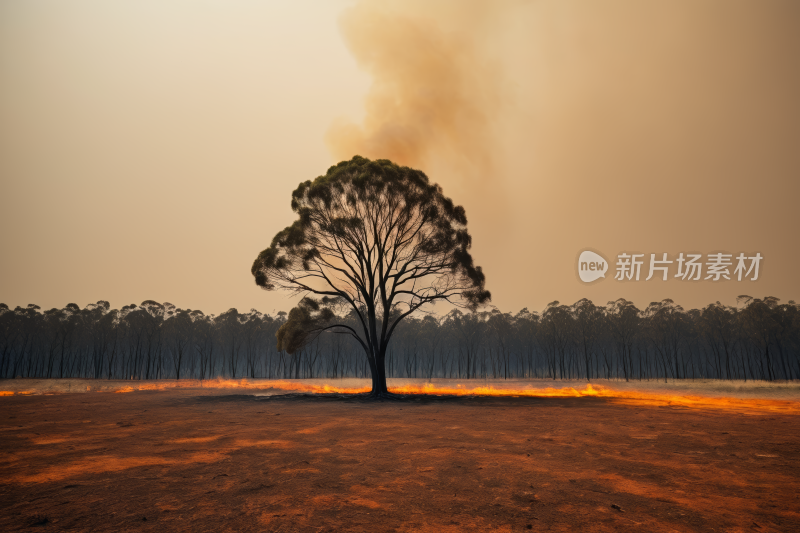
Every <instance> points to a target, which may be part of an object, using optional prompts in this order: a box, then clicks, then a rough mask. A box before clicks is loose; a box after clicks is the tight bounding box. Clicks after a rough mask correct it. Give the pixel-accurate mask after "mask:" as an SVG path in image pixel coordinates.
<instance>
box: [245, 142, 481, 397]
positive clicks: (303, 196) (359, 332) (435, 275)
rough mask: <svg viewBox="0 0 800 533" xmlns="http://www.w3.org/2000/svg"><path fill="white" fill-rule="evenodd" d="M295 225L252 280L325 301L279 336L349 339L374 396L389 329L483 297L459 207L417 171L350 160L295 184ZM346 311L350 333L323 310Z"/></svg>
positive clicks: (381, 384) (382, 374) (382, 378)
mask: <svg viewBox="0 0 800 533" xmlns="http://www.w3.org/2000/svg"><path fill="white" fill-rule="evenodd" d="M292 210H293V211H294V212H295V213H297V215H298V219H297V220H296V221H295V222H294V223H293V224H292V225H291V226H289V227H287V228H286V229H284V230H283V231H281V232H279V233H278V234H277V235H276V236H275V237H274V238H273V240H272V243H271V244H270V246H269V247H268V248H267V249H265V250H264V251H263V252H261V253H260V254H259V255H258V257H257V258H256V260H255V261H254V263H253V266H252V268H251V273H252V274H253V276H254V277H255V281H256V283H257V284H258V285H259V286H260V287H262V288H264V289H267V290H273V289H283V290H288V291H292V292H295V293H299V294H304V295H306V298H307V299H308V300H312V299H313V298H312V296H311V295H317V296H322V297H327V300H315V301H317V302H318V303H317V306H318V309H313V308H311V307H309V306H306V309H305V311H304V312H302V313H296V314H295V317H296V319H297V320H293V319H292V316H291V314H290V317H289V320H288V321H287V323H286V324H284V325H283V326H282V327H281V329H285V330H288V331H291V332H292V333H291V335H289V336H288V337H289V338H293V339H297V340H298V341H300V342H298V343H294V344H292V345H290V346H289V347H290V348H295V349H296V348H299V347H301V346H302V344H303V343H305V342H307V341H308V339H309V338H310V337H311V336H312V335H313V334H316V333H319V332H321V331H333V332H338V333H343V334H347V335H350V336H351V337H352V338H353V339H355V341H356V342H357V343H358V344H359V345H360V346H361V348H362V349H363V351H364V355H365V356H366V359H367V361H368V363H369V368H370V372H371V375H372V393H371V395H372V396H373V397H378V398H380V397H387V396H389V393H388V391H387V388H386V367H385V359H386V351H387V347H388V345H389V341H390V340H391V338H392V335H393V334H394V332H395V329H396V328H397V325H398V324H399V323H400V322H401V321H402V320H403V319H404V318H406V317H408V316H409V315H410V314H412V313H414V312H415V311H417V310H419V309H421V308H422V307H423V306H426V305H428V304H434V303H437V302H449V303H451V304H454V305H463V306H465V307H468V308H470V309H475V308H476V307H478V306H479V305H482V304H485V303H486V302H488V301H489V299H490V294H489V292H488V291H487V290H485V287H484V284H485V277H484V274H483V272H482V271H481V268H480V267H478V266H475V265H474V264H473V260H472V256H471V255H470V253H469V249H470V247H471V245H472V237H471V236H470V235H469V233H468V232H467V217H466V213H465V211H464V208H463V207H461V206H456V205H455V204H454V203H453V201H452V200H450V199H449V198H447V197H446V196H444V194H443V193H442V188H441V187H440V186H439V185H437V184H435V183H431V182H430V181H429V180H428V177H427V176H426V175H425V174H424V173H423V172H421V171H419V170H414V169H412V168H409V167H401V166H398V165H396V164H394V163H392V162H391V161H388V160H386V159H381V160H377V161H370V160H369V159H365V158H363V157H359V156H356V157H354V158H353V159H351V160H350V161H343V162H341V163H339V164H338V165H335V166H333V167H331V168H330V169H328V172H327V173H326V174H325V175H324V176H320V177H318V178H317V179H315V180H314V181H313V182H312V181H306V182H304V183H301V184H300V185H299V186H298V187H297V189H296V190H295V191H294V192H293V193H292ZM344 308H347V309H349V310H350V312H352V313H353V314H354V316H355V317H356V319H357V322H358V324H357V327H353V326H350V325H349V324H346V323H344V321H342V320H340V319H339V318H338V316H339V315H337V314H335V313H330V312H329V311H337V310H338V309H344Z"/></svg>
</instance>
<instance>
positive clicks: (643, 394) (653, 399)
mask: <svg viewBox="0 0 800 533" xmlns="http://www.w3.org/2000/svg"><path fill="white" fill-rule="evenodd" d="M104 385H105V386H104ZM194 388H203V389H240V390H243V391H267V390H276V389H277V390H280V391H287V392H305V393H310V394H361V393H367V392H369V391H370V387H369V386H366V387H337V386H334V385H327V384H324V385H315V384H309V383H305V382H294V381H285V380H277V381H271V380H256V381H251V380H247V379H240V380H236V379H222V378H218V379H213V380H202V381H201V380H180V381H155V382H140V383H130V384H124V385H123V384H119V383H117V384H114V383H112V384H111V387H110V388H109V387H108V382H100V383H99V384H98V385H96V386H94V387H89V386H87V387H86V390H87V392H89V391H90V390H95V391H97V392H100V391H103V390H104V391H107V392H108V391H111V392H116V393H127V392H135V391H160V390H169V389H194ZM389 391H390V392H392V393H395V394H404V395H436V396H472V397H520V398H582V397H595V398H607V399H609V400H610V401H613V402H614V403H620V404H626V405H637V406H648V405H650V406H668V407H682V408H700V409H728V410H737V409H740V410H756V411H770V412H781V413H787V414H800V402H797V401H788V400H770V399H742V398H730V397H710V396H699V395H681V394H677V393H674V392H671V393H670V392H664V393H658V392H649V391H637V390H618V389H614V388H611V387H607V386H601V385H592V384H587V385H586V387H585V388H583V389H577V388H575V387H563V388H555V387H548V388H539V389H537V388H527V389H504V388H494V387H492V386H483V387H475V388H466V387H464V386H462V385H460V384H459V385H457V386H456V387H448V386H436V385H435V384H433V383H426V384H423V385H400V386H394V387H391V386H390V387H389ZM35 393H36V391H32V390H24V391H17V392H14V391H0V396H10V395H14V394H17V395H27V394H35Z"/></svg>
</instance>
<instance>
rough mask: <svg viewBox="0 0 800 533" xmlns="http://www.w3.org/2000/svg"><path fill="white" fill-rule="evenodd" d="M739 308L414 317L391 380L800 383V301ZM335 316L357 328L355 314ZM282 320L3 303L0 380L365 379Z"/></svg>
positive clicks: (354, 360)
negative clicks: (283, 344) (290, 341)
mask: <svg viewBox="0 0 800 533" xmlns="http://www.w3.org/2000/svg"><path fill="white" fill-rule="evenodd" d="M737 302H738V305H737V306H736V307H729V306H724V305H721V304H720V303H719V302H717V303H715V304H711V305H709V306H707V307H705V308H704V309H702V310H697V309H692V310H690V311H685V310H684V309H683V308H682V307H680V306H679V305H676V304H675V303H674V302H673V301H672V300H664V301H661V302H654V303H651V304H650V305H649V306H648V307H647V308H646V309H644V310H640V309H637V308H636V306H635V305H633V303H631V302H629V301H627V300H624V299H620V300H617V301H614V302H609V303H608V304H607V305H606V306H598V305H595V304H593V303H592V302H591V301H589V300H586V299H584V300H580V301H579V302H577V303H575V304H573V305H561V304H560V303H559V302H553V303H551V304H549V305H548V306H547V307H546V308H545V309H544V311H543V312H542V313H541V314H540V313H536V312H530V311H528V309H523V310H522V311H520V312H518V313H516V314H510V313H503V312H501V311H499V310H497V309H491V310H485V311H479V312H475V313H465V312H462V311H460V310H458V309H455V310H452V311H450V312H449V313H447V314H446V315H444V316H435V315H424V316H420V317H410V318H408V319H406V320H405V321H404V322H402V323H401V325H400V326H399V327H398V330H397V332H396V334H395V336H394V337H393V338H392V341H391V343H390V349H389V353H388V356H387V365H386V366H387V374H388V377H398V378H406V377H411V378H428V379H430V378H457V379H484V378H506V379H508V378H550V379H590V380H591V379H596V378H614V379H637V380H639V379H645V380H655V379H695V378H711V379H745V380H747V379H750V380H752V379H756V380H769V381H772V380H793V379H797V378H798V377H800V306H799V305H797V304H795V302H793V301H790V302H789V303H788V304H780V303H779V300H778V299H777V298H774V297H767V298H764V299H756V298H751V297H749V296H741V297H739V298H738V299H737ZM343 320H345V321H348V322H351V323H352V325H353V326H356V323H355V321H354V320H352V319H351V318H349V317H345V318H344V319H343ZM285 321H286V313H284V312H280V313H278V314H277V316H270V315H266V314H262V313H259V312H258V311H256V310H251V311H250V312H249V313H239V312H238V311H237V310H236V309H230V310H229V311H226V312H225V313H222V314H220V315H218V316H215V315H206V314H204V313H202V312H201V311H197V310H190V309H180V308H177V307H175V306H174V305H172V304H169V303H164V304H160V303H157V302H154V301H152V300H148V301H146V302H143V303H142V304H141V305H138V306H137V305H127V306H125V307H123V308H122V309H111V307H110V305H109V303H108V302H105V301H100V302H97V303H96V304H90V305H87V306H86V307H85V308H83V309H81V308H80V307H78V306H77V305H75V304H69V305H67V306H66V307H65V308H63V309H50V310H49V311H44V312H43V311H42V310H41V309H40V308H39V307H38V306H36V305H28V306H27V307H17V308H16V309H13V310H12V309H9V308H8V306H6V305H5V304H0V377H2V378H12V377H24V378H67V377H71V378H77V377H80V378H109V379H183V378H194V379H208V378H214V377H229V378H241V377H250V378H339V377H368V376H369V367H368V366H367V364H366V358H365V356H364V354H363V352H362V350H361V348H360V347H359V346H357V345H356V344H355V342H354V341H352V339H351V337H349V336H347V335H342V334H337V333H332V332H327V333H323V334H320V335H318V336H317V337H316V338H314V339H313V340H312V341H311V342H310V343H309V344H307V345H306V346H305V347H304V348H303V349H301V350H299V351H298V352H296V353H295V354H288V353H285V352H281V351H278V350H277V349H276V340H275V333H276V331H277V330H278V328H279V327H280V326H281V325H282V324H283V323H284V322H285Z"/></svg>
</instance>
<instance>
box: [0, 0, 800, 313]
mask: <svg viewBox="0 0 800 533" xmlns="http://www.w3.org/2000/svg"><path fill="white" fill-rule="evenodd" d="M799 23H800V4H798V3H796V2H791V1H775V0H772V1H765V2H759V3H753V2H744V1H735V2H731V1H723V0H709V1H706V2H702V3H698V2H689V1H681V2H672V3H656V2H650V3H644V2H636V1H633V0H625V1H620V0H615V1H611V2H606V3H603V4H602V5H600V4H596V3H592V2H589V1H585V0H584V1H559V2H556V1H552V0H551V1H521V0H520V1H504V2H492V3H489V2H470V3H463V2H456V1H451V0H448V1H441V2H436V3H430V2H428V3H426V2H421V1H407V2H377V1H365V2H352V1H345V0H341V1H335V2H328V1H310V0H308V1H302V2H271V3H268V4H259V3H250V2H244V1H234V2H225V3H215V2H206V3H184V2H177V1H165V2H124V1H117V2H105V1H100V0H84V1H76V2H70V3H61V2H55V1H52V0H42V1H37V2H31V1H21V0H9V1H7V2H4V3H3V4H1V5H0V77H2V79H3V81H4V83H3V88H2V89H0V222H2V225H3V231H2V233H0V250H1V251H2V252H1V253H2V261H0V302H3V303H5V304H7V305H9V306H10V307H12V308H13V307H15V306H18V305H21V306H25V305H27V304H29V303H34V304H37V305H40V306H41V307H42V308H44V309H48V308H51V307H63V306H65V305H66V304H67V303H71V302H74V303H76V304H78V305H80V306H81V307H83V306H84V305H86V304H88V303H94V302H96V301H98V300H107V301H109V302H110V303H111V305H112V307H115V308H119V307H122V306H123V305H128V304H131V303H135V304H139V303H141V302H142V301H144V300H150V299H152V300H156V301H158V302H165V301H168V302H171V303H173V304H175V305H177V306H179V307H182V308H190V309H200V310H202V311H204V312H205V313H209V314H219V313H221V312H224V311H226V310H227V309H229V308H237V309H239V310H240V311H247V310H249V309H251V308H255V309H258V310H260V311H262V312H267V313H274V312H276V311H279V310H284V311H288V310H289V309H290V308H291V307H292V306H293V303H294V302H296V300H297V298H290V297H288V296H287V295H285V294H283V293H280V292H264V291H262V290H260V289H259V288H258V287H256V285H255V283H254V281H253V278H252V276H251V275H250V265H251V264H252V261H253V259H255V257H256V255H257V254H258V253H259V252H260V251H261V250H262V249H264V248H266V247H267V246H268V245H269V243H270V241H271V240H272V237H273V236H274V235H275V233H277V232H278V231H280V230H281V229H283V228H284V227H286V226H288V225H290V224H291V223H292V222H293V221H294V220H295V215H294V213H292V212H291V209H290V207H289V202H290V195H291V191H292V190H294V188H296V186H297V185H298V183H300V182H302V181H305V180H309V179H311V180H313V179H314V178H315V177H317V176H319V175H322V174H324V173H325V171H326V170H327V168H328V167H329V166H330V165H332V164H335V163H336V162H338V161H340V160H342V159H349V158H350V157H352V156H353V155H355V154H359V155H362V156H365V157H370V158H390V159H392V160H393V161H396V162H398V163H400V164H406V165H410V166H413V167H415V168H420V169H422V170H423V171H425V172H426V173H427V174H428V176H429V177H430V179H431V180H432V181H434V182H437V183H440V184H441V185H442V186H443V189H444V192H445V194H446V195H447V196H449V197H451V198H452V199H453V200H454V201H455V202H456V203H457V204H461V205H463V206H464V207H465V208H466V212H467V217H468V219H469V229H470V232H471V234H472V236H473V243H474V244H473V250H472V251H473V256H474V258H475V262H476V264H478V265H481V266H482V267H483V269H484V272H485V273H486V277H487V283H486V288H487V289H488V290H490V291H491V292H492V296H493V298H492V304H493V305H495V306H497V307H498V308H499V309H501V310H503V311H507V312H516V311H519V310H520V309H522V308H523V307H528V308H529V309H530V310H532V311H534V310H535V311H541V310H542V309H544V307H545V306H546V305H547V303H549V302H551V301H553V300H558V301H560V302H562V303H566V304H572V303H574V302H575V301H578V300H579V299H581V298H584V297H585V298H589V299H591V300H593V301H594V302H595V303H596V304H599V305H604V304H605V303H606V302H607V301H609V300H616V299H617V298H626V299H628V300H631V301H633V302H634V303H635V304H636V305H637V306H638V307H640V308H644V307H646V306H647V304H649V303H650V302H652V301H659V300H662V299H664V298H672V299H673V300H674V301H675V302H676V303H678V304H680V305H682V306H684V307H685V308H687V309H689V308H700V307H703V306H705V305H708V304H710V303H713V302H716V301H720V302H722V303H723V304H726V305H735V303H736V300H735V299H736V296H738V295H740V294H747V295H750V296H753V297H757V298H760V297H764V296H767V295H770V296H776V297H778V298H780V299H781V301H782V302H787V301H788V300H792V299H793V300H800V281H798V279H797V276H796V274H795V272H796V265H797V264H798V263H800V249H798V247H797V246H796V245H792V244H791V243H792V242H794V240H795V239H793V237H794V233H795V232H796V230H797V228H798V227H800V214H798V209H797V200H798V198H800V179H798V176H800V150H798V146H800V101H798V98H797V96H796V95H797V94H800V67H798V65H800V61H798V59H800V57H799V56H800V31H798V30H800V28H798V25H799ZM587 249H591V250H595V251H599V252H602V254H603V255H604V256H605V258H606V259H607V260H609V261H610V263H611V265H610V268H609V271H608V273H607V274H606V276H607V279H605V280H604V281H599V282H596V283H592V284H584V283H582V282H581V281H579V279H578V278H577V275H576V270H575V263H576V260H577V256H578V254H579V253H580V252H582V251H584V250H587ZM720 251H724V252H726V253H732V254H733V255H734V257H735V256H736V255H738V254H739V253H740V252H743V253H745V254H747V255H748V256H750V255H753V254H754V253H756V252H758V253H760V254H761V256H763V257H764V259H763V262H762V264H761V269H760V277H759V280H758V281H757V282H751V281H749V280H747V281H741V282H738V281H721V282H713V281H698V282H687V281H681V280H679V279H675V278H674V274H675V272H676V270H675V268H676V265H675V264H674V263H673V264H672V265H671V270H670V279H669V281H666V282H664V281H661V280H660V276H659V275H657V276H656V279H652V280H650V281H644V278H645V277H647V274H648V272H647V266H648V265H647V260H648V259H649V254H651V253H655V254H657V255H658V256H659V257H660V256H661V254H662V253H668V254H669V255H670V257H669V258H670V259H672V260H675V258H676V256H677V254H679V253H701V254H703V256H704V259H703V260H704V262H705V256H706V254H710V253H717V252H720ZM620 252H628V253H631V252H636V253H644V254H646V255H645V257H644V259H645V264H644V265H643V268H642V280H641V281H639V282H632V281H629V282H618V281H615V280H614V279H613V277H614V268H615V267H614V262H615V256H616V254H617V253H620ZM735 266H736V262H735V259H734V264H733V266H731V268H730V270H731V272H732V271H733V268H734V267H735ZM704 275H705V274H704ZM732 277H733V276H732Z"/></svg>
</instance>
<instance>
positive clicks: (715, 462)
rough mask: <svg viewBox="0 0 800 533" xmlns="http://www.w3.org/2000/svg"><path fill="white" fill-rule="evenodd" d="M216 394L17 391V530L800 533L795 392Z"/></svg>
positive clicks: (251, 389) (6, 468) (24, 385)
mask: <svg viewBox="0 0 800 533" xmlns="http://www.w3.org/2000/svg"><path fill="white" fill-rule="evenodd" d="M303 384H304V385H306V386H307V387H309V388H313V387H314V386H315V385H318V383H317V384H315V383H313V382H303ZM337 384H339V385H340V386H341V387H343V388H347V387H351V388H353V387H354V388H357V387H361V386H363V385H364V382H363V381H360V382H355V381H353V382H351V383H342V384H340V383H339V382H337ZM405 384H406V385H409V383H405ZM141 385H144V386H145V387H144V388H148V387H147V386H148V385H149V384H146V383H145V384H141ZM203 385H204V386H203V387H200V384H199V383H187V384H181V385H178V384H174V382H173V384H161V385H159V384H158V383H155V385H154V386H152V387H150V388H152V389H157V390H132V391H131V392H128V393H125V394H118V393H115V392H111V391H113V390H127V388H128V387H130V386H131V382H94V381H78V380H70V381H69V382H67V381H49V382H45V381H38V382H24V381H22V380H11V381H3V382H0V391H8V392H7V393H6V394H8V395H6V396H2V397H0V530H2V531H27V530H28V529H29V528H32V527H33V528H34V530H36V529H41V530H45V531H60V530H71V531H266V532H269V531H273V532H290V531H365V532H366V531H370V532H372V531H376V530H377V531H431V532H434V531H453V532H455V531H527V530H534V531H642V532H651V531H652V532H656V531H664V532H666V531H800V416H798V412H800V410H798V405H800V403H798V402H799V401H800V394H798V391H800V387H798V386H797V385H793V384H783V385H778V386H766V385H765V384H763V383H760V384H759V383H748V384H743V383H740V384H725V383H705V384H704V383H696V382H695V383H678V384H675V383H670V384H653V383H650V384H647V387H646V388H644V387H643V386H642V385H641V384H639V385H636V384H623V383H616V382H615V383H606V384H604V385H605V386H606V389H609V390H610V389H613V390H614V391H616V393H615V394H613V395H607V396H598V395H580V394H579V395H577V396H575V395H573V396H565V397H536V396H524V395H522V396H519V395H514V394H511V395H508V396H485V395H464V396H455V397H454V396H448V395H443V396H436V395H427V396H418V395H411V396H409V397H408V399H407V400H405V401H401V402H382V403H369V402H364V401H362V400H360V399H358V398H357V397H353V396H348V395H340V396H330V395H318V394H299V393H294V394H290V395H285V394H283V393H284V392H286V391H284V390H279V389H277V388H275V387H270V384H269V383H260V384H259V383H255V384H254V383H248V382H240V383H239V385H238V386H236V388H233V387H234V384H233V383H227V386H226V383H218V385H219V386H216V387H215V386H213V384H210V383H205V384H203ZM271 385H276V386H281V385H280V384H271ZM396 385H403V383H396ZM411 385H413V383H411ZM417 385H419V383H417ZM458 385H461V386H462V387H466V388H474V387H476V386H493V387H495V388H496V389H501V388H503V387H505V388H506V389H509V388H512V389H513V388H518V389H526V388H527V389H531V388H532V389H541V390H547V388H549V387H554V386H555V387H559V388H563V387H568V388H569V387H573V388H574V389H575V390H578V391H580V390H583V388H585V386H586V384H585V383H581V384H569V383H555V384H554V383H552V382H551V383H531V382H524V383H520V382H516V383H511V384H507V383H497V382H493V383H486V384H484V383H483V382H480V383H473V384H468V383H455V382H453V383H439V384H437V386H438V387H440V388H443V389H446V388H455V387H457V386H458ZM390 386H391V383H390ZM86 387H89V389H90V392H88V393H87V392H85V391H86ZM137 387H138V386H137ZM65 388H66V390H63V389H65ZM599 388H600V389H601V390H602V387H599ZM76 391H79V392H82V393H80V394H78V393H75V392H76ZM92 391H95V392H92ZM21 392H26V393H28V394H20V393H21ZM47 392H50V393H51V394H42V393H47ZM65 392H72V394H69V393H65ZM300 392H302V391H300ZM434 392H436V391H434ZM11 393H14V394H11ZM720 396H725V397H728V398H738V400H730V399H729V400H724V401H723V400H719V399H714V397H720ZM681 397H683V398H689V400H687V401H682V400H681V399H680V398H681ZM700 397H705V398H706V400H707V401H702V399H698V398H700ZM692 398H693V399H692Z"/></svg>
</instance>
